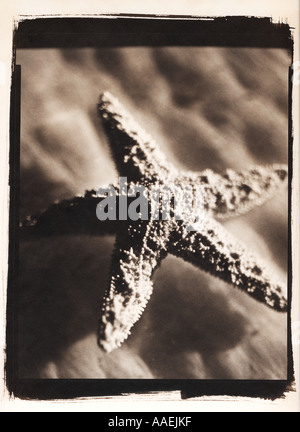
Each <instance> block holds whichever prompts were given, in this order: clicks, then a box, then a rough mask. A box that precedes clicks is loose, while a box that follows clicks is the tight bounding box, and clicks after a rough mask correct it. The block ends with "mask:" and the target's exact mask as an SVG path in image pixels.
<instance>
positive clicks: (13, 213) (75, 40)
mask: <svg viewBox="0 0 300 432" xmlns="http://www.w3.org/2000/svg"><path fill="white" fill-rule="evenodd" d="M162 45H169V46H186V45H189V46H227V47H229V46H235V47H237V46H238V47H261V48H284V49H287V50H289V52H290V56H291V60H293V38H292V32H291V28H290V27H289V25H288V24H286V23H273V22H272V19H271V18H268V17H267V18H256V17H245V16H234V17H231V16H226V17H195V16H161V15H160V16H158V15H122V14H120V15H102V16H88V17H87V16H80V17H67V16H61V17H57V16H45V17H43V16H39V17H30V16H23V17H20V18H19V19H18V22H17V24H16V28H15V30H14V35H13V59H12V86H11V105H10V176H9V185H10V188H11V189H10V216H9V269H8V287H7V322H6V365H5V373H6V386H7V389H8V391H9V393H10V395H11V396H14V397H19V398H22V399H34V400H35V399H38V400H57V399H74V398H89V397H101V396H102V397H109V396H114V395H122V394H130V393H135V394H136V393H148V392H164V391H178V390H179V391H180V392H181V396H182V398H183V399H188V398H192V397H193V398H194V397H201V396H232V397H250V398H265V399H271V400H274V399H277V398H281V397H283V396H284V393H286V392H289V391H293V383H294V365H293V353H292V343H291V296H292V289H291V281H292V255H291V235H292V232H291V184H292V176H293V172H292V169H293V163H292V162H293V151H292V150H293V136H292V130H293V124H292V79H291V77H292V69H291V68H290V69H289V71H288V74H289V76H288V83H289V84H288V85H289V89H288V93H289V124H288V127H289V144H288V145H289V202H288V206H289V221H288V236H289V241H288V299H289V311H288V324H289V326H288V334H287V337H288V352H287V357H288V369H287V379H286V380H182V379H177V380H176V379H172V380H169V379H168V380H160V379H93V380H91V379H59V380H54V379H53V380H48V379H20V378H19V377H18V364H17V354H16V353H17V352H18V331H17V316H18V248H19V182H20V172H19V171H20V115H21V112H20V110H21V108H20V106H21V67H20V66H19V65H17V64H16V50H17V49H21V48H22V49H26V48H50V47H56V48H60V47H61V48H67V47H112V46H162ZM291 64H292V61H291Z"/></svg>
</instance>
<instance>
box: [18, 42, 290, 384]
mask: <svg viewBox="0 0 300 432" xmlns="http://www.w3.org/2000/svg"><path fill="white" fill-rule="evenodd" d="M290 62H291V59H290V58H289V55H288V52H287V51H285V50H281V49H265V48H264V49H262V48H261V49H259V48H216V47H193V48H192V47H191V48H190V47H178V48H177V47H161V48H151V47H134V48H131V47H128V48H127V47H126V48H102V49H94V48H93V49H92V48H82V49H75V48H73V49H35V50H32V49H23V50H18V52H17V64H20V65H21V68H22V94H21V98H22V99H21V190H20V200H21V208H20V213H21V218H24V217H26V216H27V215H32V214H38V213H40V212H42V211H43V210H45V209H47V208H48V207H49V205H50V204H52V203H53V202H54V201H56V200H61V199H65V198H72V197H73V196H74V195H76V194H84V192H85V190H87V189H97V188H99V187H100V186H102V185H105V184H108V183H112V182H115V181H117V178H118V173H117V171H116V169H115V166H114V163H113V160H112V158H111V154H110V150H109V147H108V141H107V138H106V136H105V134H104V131H103V129H102V125H101V121H100V119H99V116H98V113H97V104H98V101H99V96H100V94H101V93H102V92H103V91H106V90H108V91H110V92H111V93H112V94H113V95H115V96H116V97H118V98H119V99H120V101H121V102H122V103H123V104H124V105H125V106H126V107H127V108H128V109H129V110H130V111H131V113H132V114H133V115H134V117H135V118H136V120H137V121H138V122H139V123H140V125H141V126H142V127H143V128H144V129H145V130H146V131H147V132H149V133H150V134H151V135H152V137H153V138H154V139H155V140H156V141H157V143H158V145H159V146H160V148H161V149H162V150H163V151H164V152H165V154H166V155H167V158H168V159H169V160H170V161H171V162H172V163H174V164H175V165H176V166H178V167H179V168H181V169H189V170H194V171H199V170H203V169H206V168H211V169H213V170H215V171H217V172H222V171H224V170H225V169H227V168H232V169H235V170H242V169H244V168H249V166H251V165H253V164H263V165H266V164H272V163H287V161H288V67H289V65H290ZM287 199H288V190H287V189H283V190H282V191H278V193H277V194H276V196H275V197H274V199H272V200H270V201H269V202H267V203H266V204H264V205H263V206H261V207H259V208H257V209H254V210H252V211H251V212H249V213H248V214H247V215H243V216H240V217H237V218H235V219H230V220H228V221H226V222H224V223H223V224H224V225H225V226H226V227H227V229H228V230H230V231H231V232H232V233H233V234H234V235H235V236H236V237H238V238H239V239H240V240H242V241H243V242H244V243H246V245H248V247H249V248H251V249H252V250H253V251H254V252H256V253H257V254H258V255H261V256H262V257H264V258H265V259H266V260H267V261H268V263H269V265H270V267H271V269H272V271H273V273H274V275H275V274H277V275H278V276H279V277H281V278H282V279H283V280H286V272H287V240H288V237H287V221H288V215H287ZM95 217H96V215H95ZM113 245H114V237H113V236H103V237H89V236H83V235H81V236H62V237H56V238H45V239H40V240H30V239H27V240H26V241H22V243H21V244H20V273H19V298H18V302H19V316H18V323H19V330H18V331H19V335H18V337H19V340H18V351H19V352H18V354H19V356H18V361H19V376H20V378H162V379H164V378H174V379H176V378H178V379H179V378H190V379H285V378H286V370H287V316H286V314H280V313H277V312H274V311H272V310H271V309H268V308H267V307H266V306H264V305H262V304H260V303H258V302H256V301H255V300H254V299H252V298H250V297H248V296H246V295H245V294H244V293H242V292H240V291H238V290H237V289H235V288H232V287H231V286H229V285H227V284H225V283H224V282H221V281H219V280H218V279H216V278H214V277H211V276H210V275H208V274H206V273H204V272H202V271H200V270H199V269H196V268H194V267H193V266H192V265H190V264H187V263H184V262H183V261H182V260H180V259H177V258H175V257H172V256H168V257H167V258H166V259H165V260H164V261H163V263H162V265H161V267H160V268H159V269H158V270H157V271H156V272H155V275H154V278H153V281H154V292H153V296H152V298H151V299H150V302H149V304H148V306H147V308H146V310H145V312H144V314H143V316H142V317H141V319H140V321H139V322H138V323H137V324H136V325H135V326H134V327H133V329H132V335H131V336H130V337H129V339H128V340H127V341H126V342H125V343H124V345H122V347H121V348H120V349H118V350H115V351H113V352H112V353H110V354H106V353H104V352H102V351H101V350H100V349H99V348H98V346H97V342H96V328H97V322H98V319H99V316H100V315H99V314H100V304H101V300H102V296H103V294H104V290H105V289H106V287H107V282H108V272H109V266H110V258H111V252H112V248H113Z"/></svg>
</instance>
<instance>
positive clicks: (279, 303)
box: [98, 93, 288, 352]
mask: <svg viewBox="0 0 300 432" xmlns="http://www.w3.org/2000/svg"><path fill="white" fill-rule="evenodd" d="M99 112H100V116H101V118H102V120H103V123H104V127H105V130H106V133H107V136H108V138H109V142H110V146H111V150H112V153H113V157H114V160H115V163H116V166H117V169H118V171H119V174H120V176H124V177H127V179H128V183H129V184H135V185H142V186H145V187H147V188H151V187H157V188H158V189H160V187H162V186H163V185H177V186H178V187H179V188H181V189H182V190H184V188H187V187H190V188H192V190H193V191H194V193H195V195H196V194H198V195H200V197H201V204H202V205H201V208H199V212H198V213H197V218H196V221H195V220H189V216H188V215H186V218H185V219H183V220H178V219H177V218H176V217H174V212H173V213H172V209H171V212H170V215H171V217H170V218H169V219H168V220H156V218H152V217H151V215H150V217H149V220H138V221H136V222H133V221H130V220H129V221H127V222H126V223H124V224H122V225H120V224H116V227H117V235H116V243H115V249H114V253H113V257H112V268H111V277H110V285H109V287H108V290H107V292H106V295H105V298H104V301H103V310H102V317H101V320H100V323H99V329H98V342H99V345H100V346H101V347H102V348H103V349H104V350H105V351H107V352H110V351H112V350H113V349H115V348H117V347H119V346H120V345H121V343H122V342H123V341H124V340H125V339H126V338H127V337H128V336H129V334H130V330H131V328H132V326H133V325H134V324H135V323H136V321H137V320H138V319H139V318H140V316H141V314H142V312H143V310H144V308H145V306H146V304H147V302H148V300H149V298H150V296H151V293H152V289H153V286H152V282H151V276H152V275H153V272H154V271H155V269H156V268H157V267H158V266H159V265H160V263H161V261H162V259H163V258H164V257H165V256H166V255H167V254H168V253H171V254H174V255H176V256H178V257H181V258H182V259H184V260H186V261H189V262H191V263H193V264H194V265H196V266H198V267H199V268H200V269H202V270H205V271H208V272H210V273H211V274H213V275H215V276H217V277H219V278H221V279H223V280H224V281H226V282H228V283H230V284H232V285H234V286H236V287H238V288H240V289H241V290H243V291H245V292H246V293H247V294H249V295H250V296H252V297H254V298H255V299H256V300H258V301H260V302H263V303H265V304H266V305H267V306H269V307H271V308H273V309H275V310H277V311H282V312H285V311H286V310H287V300H286V298H285V296H284V293H283V292H284V285H283V284H281V283H279V282H278V281H276V280H274V279H273V277H272V275H271V274H270V273H269V272H268V270H267V268H266V265H265V263H264V262H263V260H261V259H259V258H257V257H255V256H254V255H253V254H252V253H251V252H249V251H247V250H246V248H245V247H244V246H243V245H242V244H241V243H239V242H238V241H236V240H235V239H234V238H233V237H232V236H231V235H230V234H229V233H228V232H227V231H226V230H225V229H224V228H223V227H222V226H221V225H220V224H219V223H218V222H217V221H216V220H215V219H216V218H226V217H229V216H235V215H239V214H242V213H245V212H247V211H249V210H250V209H251V208H253V207H255V206H257V205H260V204H262V203H263V202H264V201H266V200H267V199H268V198H269V197H271V196H272V194H274V192H276V190H277V188H278V187H279V186H281V185H282V184H283V183H285V182H286V180H287V177H288V170H287V166H285V165H273V166H269V167H257V166H255V167H253V168H250V169H249V170H245V171H243V172H241V173H237V172H234V171H232V170H227V171H226V172H225V173H224V174H223V175H220V174H216V173H214V172H212V171H211V170H205V171H203V172H200V173H194V172H179V171H178V170H177V169H176V168H175V167H174V166H173V165H171V164H170V163H168V162H167V161H166V158H165V156H164V155H163V153H162V152H161V151H160V150H159V148H158V147H157V145H156V144H155V142H154V141H153V140H152V139H151V137H149V136H148V135H147V134H146V133H145V132H144V131H143V130H142V129H141V128H140V126H139V125H138V124H137V123H136V122H135V121H134V119H133V118H132V116H131V115H130V114H129V113H128V112H127V111H126V110H125V109H124V107H123V106H122V105H121V104H120V103H119V101H118V100H117V99H115V98H114V97H113V96H112V95H111V94H110V93H104V94H103V95H102V97H101V101H100V104H99ZM116 190H117V192H118V193H119V194H122V192H121V191H118V189H117V187H116ZM182 214H184V209H182ZM99 223H100V224H101V223H102V222H99ZM112 223H113V222H112ZM190 224H192V228H193V229H192V230H190V229H188V227H189V225H190Z"/></svg>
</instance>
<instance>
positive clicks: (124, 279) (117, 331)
mask: <svg viewBox="0 0 300 432" xmlns="http://www.w3.org/2000/svg"><path fill="white" fill-rule="evenodd" d="M168 238H169V234H168V227H167V224H166V225H164V226H161V224H159V223H158V222H157V221H150V222H147V223H143V222H137V224H136V225H134V224H132V225H128V226H127V229H126V228H125V230H124V231H120V232H119V233H118V234H117V238H116V245H115V250H114V253H113V258H112V271H111V278H110V286H109V289H108V290H107V292H106V294H105V297H104V299H103V308H102V316H101V319H100V322H99V329H98V343H99V345H100V346H101V347H102V348H103V349H104V350H105V351H107V352H110V351H112V350H113V349H115V348H118V347H119V346H120V345H121V343H122V342H123V341H124V340H125V339H127V337H128V336H129V334H130V329H131V327H132V326H133V325H134V324H135V323H136V322H137V321H138V319H139V318H140V316H141V314H142V313H143V311H144V309H145V307H146V304H147V302H148V300H149V298H150V296H151V294H152V290H153V285H152V281H151V279H150V278H151V276H152V274H153V272H154V270H155V269H156V268H157V266H159V264H160V261H161V260H162V259H163V257H164V255H165V253H166V247H167V241H168Z"/></svg>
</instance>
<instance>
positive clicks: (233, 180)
mask: <svg viewBox="0 0 300 432" xmlns="http://www.w3.org/2000/svg"><path fill="white" fill-rule="evenodd" d="M287 178H288V167H287V166H286V165H271V166H266V167H264V166H254V167H252V168H250V169H248V170H244V171H241V172H236V171H233V170H227V171H226V172H225V173H224V174H223V175H220V174H217V173H214V172H213V171H211V170H205V171H203V172H202V173H201V174H199V175H197V174H194V175H193V173H192V174H191V175H190V181H191V182H193V184H194V185H195V187H197V188H199V190H200V194H201V200H202V201H201V206H202V207H203V208H204V210H206V211H209V212H210V213H211V214H212V215H213V216H214V217H216V218H220V219H222V218H226V217H230V216H237V215H240V214H243V213H246V212H247V211H249V210H251V209H252V208H254V207H256V206H259V205H261V204H263V203H264V202H265V201H266V200H267V199H269V198H270V197H272V196H273V195H274V194H275V193H276V191H277V190H278V189H279V188H280V187H281V186H283V185H284V184H286V182H287Z"/></svg>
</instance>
